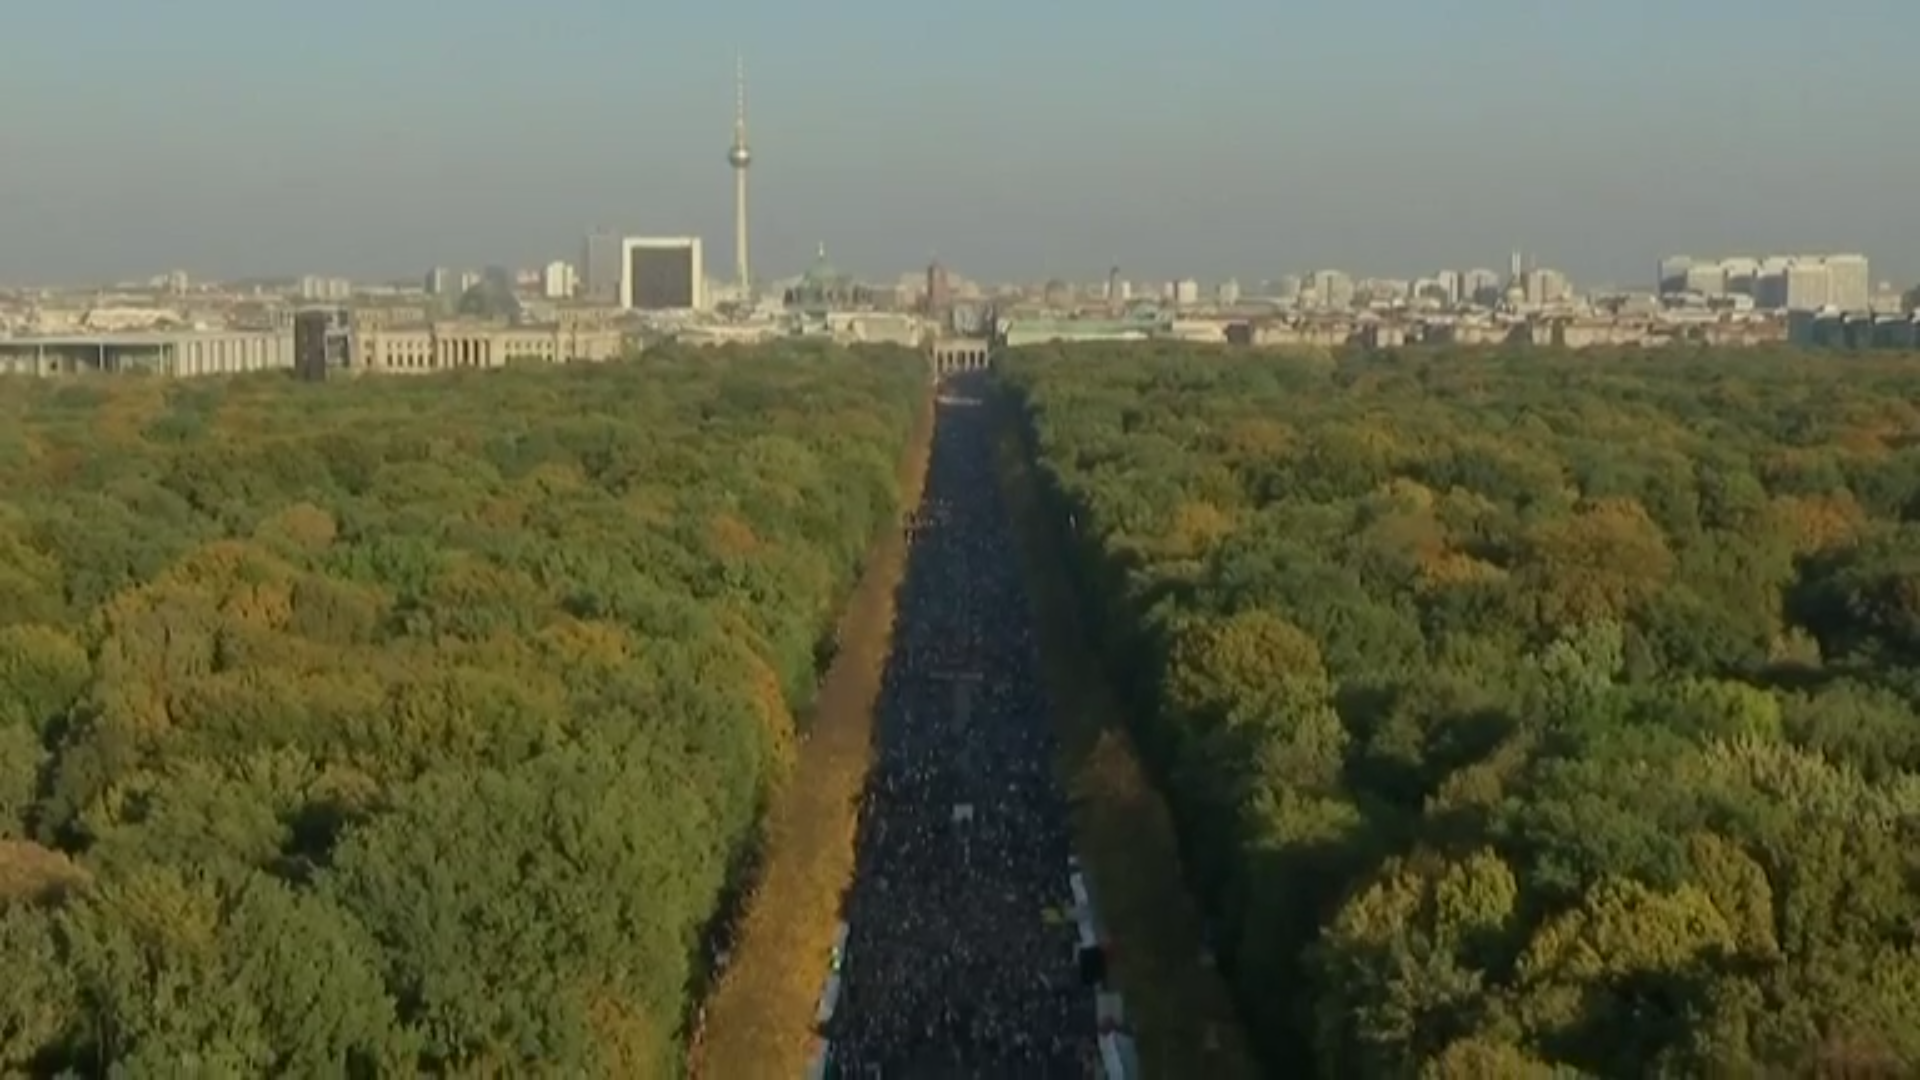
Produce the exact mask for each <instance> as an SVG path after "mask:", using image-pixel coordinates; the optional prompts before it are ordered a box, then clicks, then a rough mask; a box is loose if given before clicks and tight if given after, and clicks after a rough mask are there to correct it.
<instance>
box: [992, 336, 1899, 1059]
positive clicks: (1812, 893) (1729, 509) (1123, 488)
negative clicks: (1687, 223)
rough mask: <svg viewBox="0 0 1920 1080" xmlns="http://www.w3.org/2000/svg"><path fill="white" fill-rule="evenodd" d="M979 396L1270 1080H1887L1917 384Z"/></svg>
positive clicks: (1359, 369)
mask: <svg viewBox="0 0 1920 1080" xmlns="http://www.w3.org/2000/svg"><path fill="white" fill-rule="evenodd" d="M1004 374H1005V380H1006V386H1007V390H1008V396H1009V400H1010V407H1012V408H1014V409H1016V410H1018V411H1019V415H1020V416H1021V417H1022V418H1023V419H1024V422H1025V424H1026V426H1027V430H1028V434H1029V435H1030V436H1031V439H1032V447H1033V450H1034V453H1035V455H1036V457H1037V459H1038V462H1039V465H1040V469H1041V472H1042V474H1043V476H1044V477H1045V478H1046V484H1047V486H1048V487H1049V489H1050V497H1051V499H1053V500H1054V502H1055V507H1054V509H1055V510H1056V511H1057V515H1056V516H1057V519H1058V522H1059V525H1060V533H1061V542H1062V545H1063V549H1064V550H1065V551H1066V552H1067V553H1068V562H1069V565H1070V566H1071V568H1072V572H1073V574H1074V576H1075V579H1076V585H1077V587H1078V589H1079V592H1080V594H1081V597H1082V600H1083V602H1084V603H1085V604H1086V606H1087V607H1088V609H1089V615H1090V616H1091V617H1090V618H1089V620H1088V624H1089V625H1091V626H1095V627H1101V628H1103V630H1102V635H1103V637H1102V641H1101V642H1100V645H1101V647H1102V649H1103V651H1104V653H1105V655H1106V657H1107V659H1108V661H1110V663H1111V667H1112V670H1113V672H1114V675H1115V678H1116V679H1117V680H1120V681H1121V682H1122V683H1123V684H1124V686H1125V687H1126V688H1127V689H1128V691H1129V692H1130V694H1131V695H1132V698H1133V700H1134V701H1135V702H1137V704H1138V714H1137V716H1136V717H1135V718H1134V720H1135V724H1136V734H1137V737H1138V739H1139V741H1140V743H1141V744H1142V746H1143V749H1144V752H1145V754H1146V756H1147V757H1148V759H1149V761H1150V763H1151V765H1152V766H1153V767H1154V768H1155V769H1156V771H1157V772H1158V774H1159V777H1160V780H1161V782H1162V784H1163V785H1164V787H1165V788H1166V789H1167V791H1168V793H1169V797H1170V800H1171V802H1172V804H1173V806H1174V808H1175V811H1176V815H1177V817H1178V819H1179V823H1180V827H1181V831H1182V836H1183V841H1182V842H1183V846H1184V848H1185V852H1186V855H1187V861H1188V865H1189V871H1190V874H1191V876H1192V878H1193V880H1194V884H1195V887H1196V888H1197V890H1198V891H1199V892H1200V893H1201V895H1202V897H1203V899H1204V902H1205V903H1206V905H1207V906H1208V908H1209V910H1210V912H1211V917H1212V920H1213V930H1214V936H1215V941H1216V946H1217V951H1218V953H1219V957H1220V960H1221V963H1222V965H1223V968H1224V969H1225V970H1226V971H1227V972H1228V973H1229V974H1230V976H1231V978H1232V979H1233V982H1234V985H1235V987H1236V990H1237V993H1238V995H1239V996H1240V998H1241V1002H1242V1006H1243V1009H1244V1010H1245V1011H1246V1012H1247V1013H1248V1018H1249V1020H1250V1024H1249V1026H1250V1028H1251V1029H1252V1030H1253V1031H1254V1032H1256V1033H1257V1037H1259V1038H1261V1039H1263V1040H1264V1042H1265V1046H1264V1050H1265V1052H1266V1054H1267V1056H1268V1057H1269V1060H1270V1062H1271V1063H1272V1064H1273V1066H1274V1067H1275V1069H1276V1070H1278V1071H1283V1072H1284V1073H1286V1074H1292V1073H1294V1072H1296V1071H1305V1070H1308V1069H1316V1070H1318V1071H1319V1072H1320V1073H1321V1074H1322V1075H1328V1076H1335V1075H1337V1076H1405V1075H1425V1076H1431V1077H1460V1078H1466V1077H1491V1076H1501V1077H1509V1076H1512V1077H1521V1076H1547V1075H1551V1074H1554V1070H1556V1069H1567V1068H1573V1069H1577V1070H1580V1071H1584V1072H1588V1073H1593V1074H1601V1075H1676V1076H1679V1075H1729V1076H1753V1075H1776V1074H1781V1073H1787V1072H1794V1073H1799V1072H1802V1071H1809V1070H1811V1071H1816V1072H1824V1073H1825V1074H1827V1075H1911V1074H1913V1073H1914V1072H1916V1071H1920V994H1916V993H1915V988H1916V987H1920V951H1916V950H1917V949H1920V941H1917V940H1916V929H1915V928H1916V927H1920V894H1916V890H1915V874H1916V871H1920V856H1916V851H1920V847H1917V846H1916V844H1915V840H1916V839H1920V714H1916V702H1917V701H1920V407H1916V404H1915V402H1916V391H1920V358H1915V357H1882V358H1874V359H1853V358H1844V359H1843V358H1836V357H1831V356H1816V355H1809V354H1792V353H1786V352H1781V353H1758V352H1745V351H1731V352H1710V351H1709V352H1680V351H1669V352H1657V353H1656V352H1631V351H1623V352H1618V353H1613V354H1605V355H1598V354H1589V355H1584V356H1579V357H1575V356H1570V355H1561V354H1555V353H1548V352H1534V353H1520V354H1516V355H1505V356H1487V355H1484V354H1482V355H1479V356H1475V355H1472V354H1454V355H1447V354H1439V353H1411V352H1409V353H1403V354H1385V355H1380V356H1375V357H1365V356H1359V355H1336V356H1325V355H1323V356H1319V357H1301V358H1292V359H1288V358H1282V357H1276V356H1271V355H1265V354H1261V353H1254V352H1231V351H1219V350H1213V349H1205V348H1192V347H1174V346H1141V347H1119V348H1116V347H1113V346H1083V347H1059V346H1056V347H1048V348H1040V349H1033V350H1023V351H1020V352H1017V353H1015V354H1014V355H1013V357H1012V358H1011V360H1010V361H1009V363H1008V364H1007V365H1006V370H1005V373H1004Z"/></svg>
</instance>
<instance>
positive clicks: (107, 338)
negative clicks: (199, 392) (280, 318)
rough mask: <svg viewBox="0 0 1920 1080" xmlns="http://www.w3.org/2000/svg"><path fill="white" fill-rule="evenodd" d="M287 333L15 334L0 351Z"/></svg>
mask: <svg viewBox="0 0 1920 1080" xmlns="http://www.w3.org/2000/svg"><path fill="white" fill-rule="evenodd" d="M288 333H289V331H286V330H127V331H121V332H118V333H100V334H16V335H12V336H0V348H5V347H7V346H42V347H44V346H52V347H55V348H60V347H66V348H72V347H75V346H86V347H90V348H91V347H100V346H105V347H108V348H112V347H116V346H119V347H132V346H137V345H171V344H174V343H177V342H181V341H190V340H192V339H194V338H234V337H283V336H286V335H287V334H288Z"/></svg>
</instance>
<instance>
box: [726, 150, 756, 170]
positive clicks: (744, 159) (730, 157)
mask: <svg viewBox="0 0 1920 1080" xmlns="http://www.w3.org/2000/svg"><path fill="white" fill-rule="evenodd" d="M752 163H753V155H752V154H751V153H748V152H747V148H746V147H744V146H735V147H734V148H733V149H731V150H728V151H727V164H729V165H731V166H733V167H734V168H736V169H744V168H746V167H747V166H748V165H751V164H752Z"/></svg>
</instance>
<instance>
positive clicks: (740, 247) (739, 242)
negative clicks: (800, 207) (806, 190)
mask: <svg viewBox="0 0 1920 1080" xmlns="http://www.w3.org/2000/svg"><path fill="white" fill-rule="evenodd" d="M727 164H728V165H730V166H732V168H733V270H734V275H735V277H736V278H737V279H738V280H737V281H736V284H737V285H738V286H739V289H740V298H741V300H742V301H747V300H750V299H751V298H752V295H753V274H752V271H751V269H750V268H749V267H748V265H747V168H748V167H749V166H750V165H752V164H753V152H752V151H750V150H748V149H747V61H746V59H745V58H744V57H742V56H741V55H740V54H739V53H738V52H735V53H734V54H733V146H731V147H730V148H728V150H727Z"/></svg>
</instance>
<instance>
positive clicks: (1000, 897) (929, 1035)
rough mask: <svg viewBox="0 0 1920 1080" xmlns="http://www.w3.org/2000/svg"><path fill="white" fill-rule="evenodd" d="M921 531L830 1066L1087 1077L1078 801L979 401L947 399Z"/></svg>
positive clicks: (915, 540)
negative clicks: (1070, 809) (1066, 773)
mask: <svg viewBox="0 0 1920 1080" xmlns="http://www.w3.org/2000/svg"><path fill="white" fill-rule="evenodd" d="M907 527H908V528H909V529H910V531H911V534H912V543H911V548H910V554H909V556H908V564H907V570H906V576H905V579H904V581H903V583H902V586H901V594H900V597H899V605H898V611H899V619H898V623H897V625H896V628H895V633H894V651H893V655H892V657H891V659H890V661H889V663H888V668H887V671H886V676H885V682H884V684H883V686H882V689H881V699H880V706H879V707H880V714H879V717H878V724H877V734H876V739H877V745H876V747H875V758H874V763H873V767H872V770H871V773H870V777H869V781H868V785H867V789H866V792H865V794H864V796H863V801H862V805H861V808H860V832H859V839H858V856H857V865H856V869H855V878H854V883H853V886H852V889H851V892H850V894H849V896H848V899H847V903H846V921H847V924H848V933H847V939H846V948H845V954H844V957H843V958H842V962H841V974H840V987H839V989H840V993H839V996H838V999H837V1001H836V1004H835V1008H834V1009H833V1015H832V1017H831V1018H830V1019H829V1020H828V1022H827V1023H826V1024H825V1025H823V1029H822V1034H823V1035H825V1036H826V1037H827V1039H828V1045H829V1047H830V1067H831V1073H832V1074H833V1075H836V1076H845V1077H875V1076H878V1077H884V1078H886V1080H893V1078H895V1077H913V1078H921V1077H926V1078H936V1080H937V1078H947V1077H954V1078H960V1077H996V1078H1027V1077H1033V1078H1053V1077H1063V1078H1080V1077H1085V1076H1088V1075H1090V1074H1091V1072H1092V1069H1093V1062H1094V1060H1095V1056H1096V1050H1095V1031H1094V1019H1095V1018H1094V1004H1093V996H1092V994H1091V993H1090V992H1089V990H1088V989H1087V988H1086V986H1084V985H1083V984H1082V983H1081V981H1080V972H1079V971H1078V970H1077V968H1076V965H1075V945H1076V935H1075V929H1074V924H1073V921H1072V919H1071V918H1070V917H1068V912H1069V911H1070V909H1071V908H1072V906H1073V897H1072V894H1071V891H1070V889H1069V885H1068V859H1069V856H1070V854H1071V850H1070V842H1069V839H1068V834H1067V809H1066V803H1065V800H1064V798H1063V797H1062V794H1061V792H1060V790H1059V787H1058V785H1057V784H1056V783H1055V781H1054V778H1053V774H1052V771H1051V769H1052V758H1053V745H1052V733H1051V729H1050V727H1049V725H1048V722H1047V718H1046V708H1047V703H1046V697H1045V693H1044V691H1043V689H1042V686H1041V681H1040V672H1039V662H1038V655H1037V651H1036V646H1035V641H1034V630H1033V625H1032V620H1031V614H1030V612H1029V610H1028V607H1027V597H1026V593H1025V585H1024V582H1023V580H1022V577H1021V572H1020V564H1019V560H1018V554H1017V552H1016V551H1015V549H1014V546H1013V545H1014V538H1013V532H1012V528H1011V525H1010V523H1009V521H1008V520H1007V516H1006V512H1005V508H1004V506H1003V504H1002V502H1001V499H1000V491H999V487H998V484H997V481H996V478H995V475H994V469H993V441H992V431H991V429H990V427H989V425H988V421H987V418H986V416H985V410H984V409H982V408H980V407H978V406H977V405H974V404H972V403H969V402H967V401H965V400H957V399H953V398H943V400H942V403H941V406H940V414H939V424H938V426H937V428H936V434H935V436H934V442H933V450H932V457H931V460H930V462H929V464H928V475H927V484H926V490H925V495H924V498H923V500H922V505H921V507H920V509H919V510H918V512H916V513H915V514H914V516H913V517H912V519H911V521H910V522H909V523H908V526H907Z"/></svg>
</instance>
